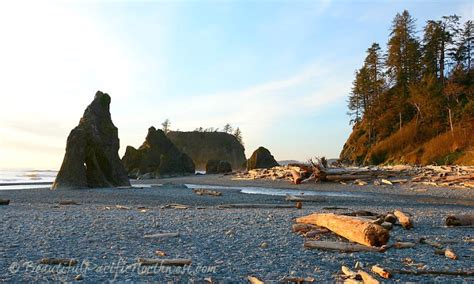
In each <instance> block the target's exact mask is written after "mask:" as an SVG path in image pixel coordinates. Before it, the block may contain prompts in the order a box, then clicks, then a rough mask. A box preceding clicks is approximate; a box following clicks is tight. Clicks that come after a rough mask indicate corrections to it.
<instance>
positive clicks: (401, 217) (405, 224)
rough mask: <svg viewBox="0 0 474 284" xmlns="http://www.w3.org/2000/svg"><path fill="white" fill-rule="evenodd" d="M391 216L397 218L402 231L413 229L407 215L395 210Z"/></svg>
mask: <svg viewBox="0 0 474 284" xmlns="http://www.w3.org/2000/svg"><path fill="white" fill-rule="evenodd" d="M393 215H395V216H396V217H397V219H398V222H399V223H400V224H401V225H402V227H403V228H404V229H407V230H408V229H411V228H413V222H412V220H411V218H410V216H409V215H408V214H407V213H405V212H402V211H400V210H395V211H393Z"/></svg>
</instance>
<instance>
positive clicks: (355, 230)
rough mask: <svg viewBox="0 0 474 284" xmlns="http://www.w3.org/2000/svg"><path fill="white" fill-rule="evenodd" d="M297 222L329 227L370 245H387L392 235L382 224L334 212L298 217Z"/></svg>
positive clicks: (340, 233)
mask: <svg viewBox="0 0 474 284" xmlns="http://www.w3.org/2000/svg"><path fill="white" fill-rule="evenodd" d="M296 222H297V223H304V224H313V225H316V226H320V227H324V228H327V229H329V230H331V231H333V232H334V233H336V234H338V235H340V236H342V237H344V238H346V239H348V240H351V241H353V242H356V243H359V244H361V245H366V246H369V247H374V246H375V247H380V246H382V245H385V244H386V243H387V242H388V239H389V237H390V235H389V232H388V230H386V229H384V228H383V227H381V226H380V225H377V224H372V223H371V222H370V221H364V220H361V219H357V218H354V217H349V216H343V215H336V214H333V213H320V214H319V213H315V214H310V215H307V216H303V217H300V218H297V219H296Z"/></svg>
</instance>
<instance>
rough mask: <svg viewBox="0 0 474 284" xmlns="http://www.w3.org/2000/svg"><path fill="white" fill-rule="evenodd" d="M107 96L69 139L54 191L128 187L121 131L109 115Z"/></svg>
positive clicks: (101, 96)
mask: <svg viewBox="0 0 474 284" xmlns="http://www.w3.org/2000/svg"><path fill="white" fill-rule="evenodd" d="M110 101H111V98H110V96H109V95H108V94H106V93H102V92H101V91H97V93H96V94H95V97H94V100H93V101H92V103H91V104H90V105H89V106H88V107H87V108H86V110H85V111H84V115H83V116H82V118H81V120H80V121H79V125H78V126H77V127H75V128H74V129H73V130H72V131H71V133H70V134H69V136H68V138H67V144H66V154H65V155H64V160H63V163H62V165H61V169H60V170H59V172H58V175H57V177H56V180H55V181H54V184H53V186H52V189H73V188H74V189H75V188H100V187H117V186H129V185H130V181H129V180H128V177H127V173H126V171H125V168H124V167H123V165H122V163H121V161H120V158H119V156H118V150H119V147H120V143H119V138H118V129H117V127H115V125H114V124H113V122H112V118H111V115H110Z"/></svg>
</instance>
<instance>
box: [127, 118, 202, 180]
mask: <svg viewBox="0 0 474 284" xmlns="http://www.w3.org/2000/svg"><path fill="white" fill-rule="evenodd" d="M122 161H123V164H124V165H125V168H126V170H127V172H128V175H129V177H130V178H140V179H150V178H158V177H168V176H177V175H189V174H194V172H195V167H194V163H193V160H192V159H191V158H190V157H189V156H188V155H186V154H185V153H183V152H181V151H180V150H179V149H178V148H177V147H176V146H175V145H174V144H173V142H171V140H170V139H168V137H167V136H166V134H165V133H164V132H163V131H162V130H161V129H156V128H155V127H153V126H152V127H150V128H149V129H148V134H147V136H146V138H145V142H143V144H142V145H141V146H140V148H138V149H135V148H133V147H132V146H127V150H126V151H125V155H124V156H123V158H122Z"/></svg>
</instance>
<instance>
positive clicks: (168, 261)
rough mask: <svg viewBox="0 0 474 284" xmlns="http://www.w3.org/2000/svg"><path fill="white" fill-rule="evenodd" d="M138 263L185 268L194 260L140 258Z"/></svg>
mask: <svg viewBox="0 0 474 284" xmlns="http://www.w3.org/2000/svg"><path fill="white" fill-rule="evenodd" d="M138 263H140V264H141V265H159V266H185V265H191V263H192V260H191V259H189V258H176V259H173V258H170V259H154V258H139V259H138Z"/></svg>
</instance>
